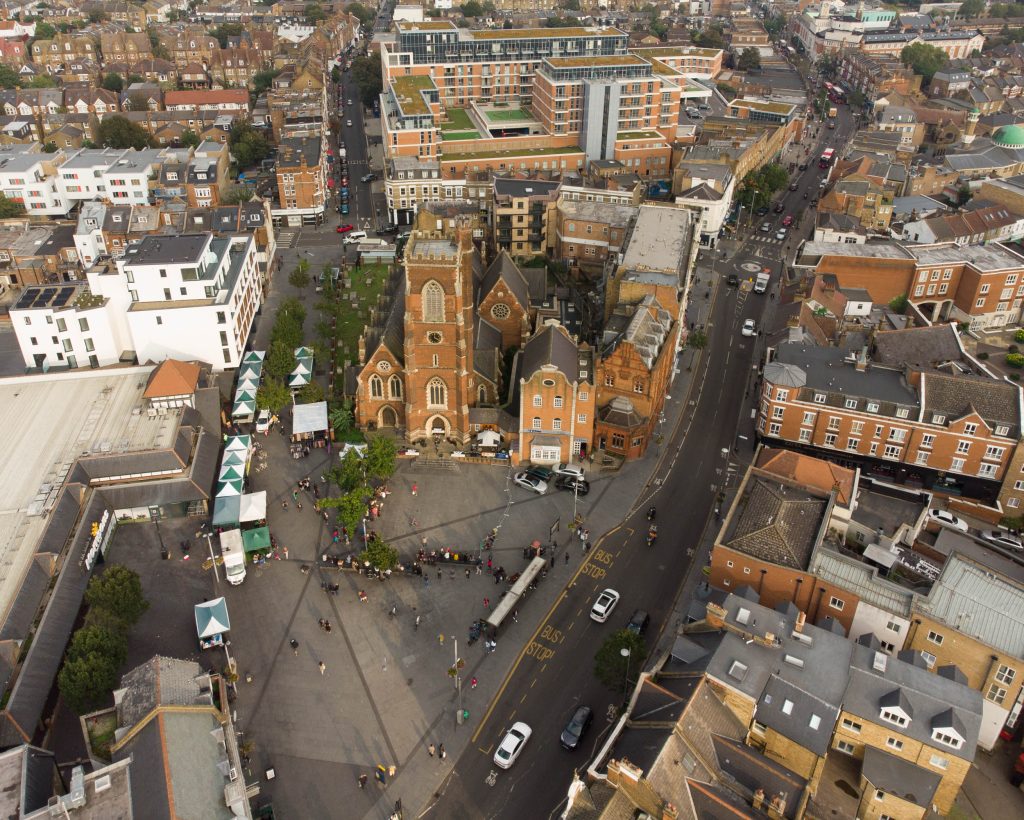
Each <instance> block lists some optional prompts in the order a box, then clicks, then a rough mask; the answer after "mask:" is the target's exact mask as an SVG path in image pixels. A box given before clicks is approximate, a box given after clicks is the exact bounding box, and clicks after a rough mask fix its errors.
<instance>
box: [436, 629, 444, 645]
mask: <svg viewBox="0 0 1024 820" xmlns="http://www.w3.org/2000/svg"><path fill="white" fill-rule="evenodd" d="M437 642H438V643H439V644H440V645H441V646H444V633H443V632H442V633H441V634H440V635H438V636H437Z"/></svg>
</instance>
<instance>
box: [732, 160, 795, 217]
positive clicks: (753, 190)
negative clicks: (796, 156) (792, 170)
mask: <svg viewBox="0 0 1024 820" xmlns="http://www.w3.org/2000/svg"><path fill="white" fill-rule="evenodd" d="M788 183H789V174H787V173H786V169H785V168H783V167H782V166H781V165H776V164H775V163H771V164H769V165H765V166H764V167H762V168H759V169H758V170H756V171H750V172H749V173H748V174H747V175H746V176H745V177H744V178H743V183H742V185H741V186H740V192H739V196H738V199H739V201H740V202H742V203H743V205H744V206H746V207H748V208H756V207H757V206H758V205H765V204H767V203H768V201H769V200H770V199H771V198H772V196H773V195H774V194H775V193H776V192H778V191H781V190H782V189H783V188H785V187H786V185H787V184H788Z"/></svg>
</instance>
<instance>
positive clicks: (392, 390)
mask: <svg viewBox="0 0 1024 820" xmlns="http://www.w3.org/2000/svg"><path fill="white" fill-rule="evenodd" d="M388 396H389V397H390V398H392V399H400V398H402V380H401V379H400V378H398V376H397V375H394V376H392V377H391V378H390V379H388Z"/></svg>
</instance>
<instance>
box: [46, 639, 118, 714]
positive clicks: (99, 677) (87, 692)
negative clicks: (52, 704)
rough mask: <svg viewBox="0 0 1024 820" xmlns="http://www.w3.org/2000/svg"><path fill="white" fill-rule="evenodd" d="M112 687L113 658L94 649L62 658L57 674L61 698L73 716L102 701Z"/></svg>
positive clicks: (114, 685) (102, 702) (95, 706)
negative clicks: (62, 662)
mask: <svg viewBox="0 0 1024 820" xmlns="http://www.w3.org/2000/svg"><path fill="white" fill-rule="evenodd" d="M116 686H117V665H116V664H115V663H114V659H113V658H112V657H111V656H109V655H105V654H100V653H97V652H93V653H92V654H89V655H86V656H85V657H81V658H75V659H73V660H72V659H70V658H69V659H68V660H65V661H64V665H63V666H62V667H61V670H60V672H59V673H58V674H57V688H58V689H59V690H60V694H61V697H62V698H63V700H64V702H65V703H66V704H67V705H68V706H69V707H70V708H71V710H72V711H73V712H74V713H75V714H76V715H84V714H88V713H89V712H93V711H95V710H96V709H99V708H100V707H101V706H103V705H104V704H106V703H107V702H108V701H109V699H110V693H111V692H112V691H113V690H114V688H115V687H116Z"/></svg>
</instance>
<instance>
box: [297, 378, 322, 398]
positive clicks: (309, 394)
mask: <svg viewBox="0 0 1024 820" xmlns="http://www.w3.org/2000/svg"><path fill="white" fill-rule="evenodd" d="M295 400H296V401H297V402H298V403H299V404H313V403H314V402H318V401H323V400H324V389H323V387H321V386H320V382H317V381H313V380H310V381H309V383H308V384H304V385H302V387H300V388H299V390H298V392H297V393H296V394H295Z"/></svg>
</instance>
